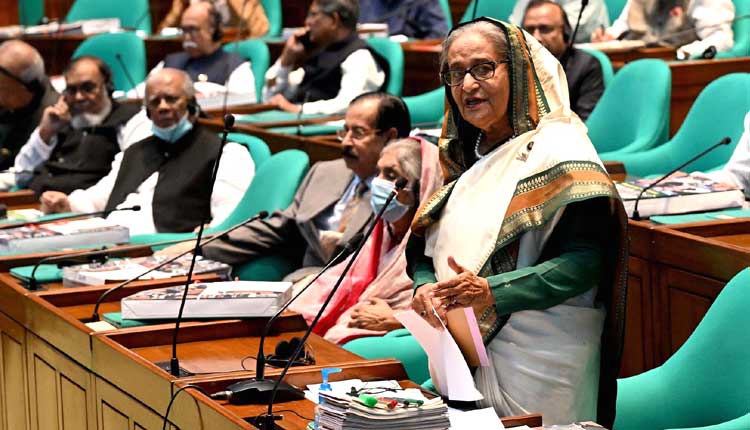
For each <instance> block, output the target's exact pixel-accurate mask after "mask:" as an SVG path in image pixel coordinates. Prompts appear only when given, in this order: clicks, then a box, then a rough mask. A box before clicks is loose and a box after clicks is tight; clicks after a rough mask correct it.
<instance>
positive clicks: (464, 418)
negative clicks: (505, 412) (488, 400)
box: [448, 408, 505, 430]
mask: <svg viewBox="0 0 750 430" xmlns="http://www.w3.org/2000/svg"><path fill="white" fill-rule="evenodd" d="M448 419H450V421H451V430H477V429H504V428H505V426H503V422H502V421H500V418H499V417H498V416H497V414H496V413H495V410H494V409H493V408H485V409H476V410H473V411H462V410H460V409H454V408H448Z"/></svg>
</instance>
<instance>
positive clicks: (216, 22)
mask: <svg viewBox="0 0 750 430" xmlns="http://www.w3.org/2000/svg"><path fill="white" fill-rule="evenodd" d="M180 27H181V28H182V33H183V36H184V40H183V48H185V51H186V52H187V53H188V54H189V55H190V56H191V57H193V58H197V57H202V56H206V55H210V54H212V53H214V52H215V51H216V50H217V49H219V47H220V46H221V40H215V39H214V34H216V32H217V30H220V29H221V14H220V13H219V12H218V11H217V10H216V8H215V7H214V5H213V4H211V3H209V2H206V1H201V2H197V3H193V4H192V5H190V7H188V8H187V9H186V10H185V12H183V13H182V18H181V20H180ZM219 39H220V38H219Z"/></svg>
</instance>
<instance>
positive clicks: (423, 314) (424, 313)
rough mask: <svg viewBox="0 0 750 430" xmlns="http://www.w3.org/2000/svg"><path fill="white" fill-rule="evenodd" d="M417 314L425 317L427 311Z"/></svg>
mask: <svg viewBox="0 0 750 430" xmlns="http://www.w3.org/2000/svg"><path fill="white" fill-rule="evenodd" d="M419 314H420V315H422V316H425V315H427V311H422V312H420V313H419Z"/></svg>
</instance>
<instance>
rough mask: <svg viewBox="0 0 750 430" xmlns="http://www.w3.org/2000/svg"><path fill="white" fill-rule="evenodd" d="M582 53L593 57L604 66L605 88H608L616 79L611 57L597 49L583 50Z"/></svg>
mask: <svg viewBox="0 0 750 430" xmlns="http://www.w3.org/2000/svg"><path fill="white" fill-rule="evenodd" d="M582 51H584V52H587V53H589V54H591V55H593V56H594V58H596V59H597V61H599V64H600V65H601V66H602V78H603V79H604V88H607V87H608V86H609V84H610V83H612V79H614V77H615V71H614V70H613V69H612V62H611V61H609V57H608V56H607V54H605V53H604V52H602V51H599V50H596V49H582Z"/></svg>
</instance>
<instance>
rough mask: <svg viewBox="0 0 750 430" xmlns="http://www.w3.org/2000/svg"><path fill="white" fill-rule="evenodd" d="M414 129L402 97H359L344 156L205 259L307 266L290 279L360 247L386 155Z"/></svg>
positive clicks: (347, 125)
mask: <svg viewBox="0 0 750 430" xmlns="http://www.w3.org/2000/svg"><path fill="white" fill-rule="evenodd" d="M410 128H411V123H410V121H409V111H408V110H407V108H406V105H405V104H404V102H403V101H402V100H401V99H400V98H398V97H395V96H392V95H389V94H386V93H367V94H363V95H361V96H359V97H357V98H355V99H354V100H353V101H352V103H351V105H350V106H349V109H348V110H347V111H346V117H345V120H344V128H343V129H342V130H340V132H339V133H338V136H339V139H341V144H342V147H343V151H342V152H343V154H342V155H343V157H342V158H341V159H338V160H333V161H323V162H319V163H316V164H315V165H313V166H312V168H310V171H309V172H308V174H307V176H306V177H305V178H304V180H303V181H302V184H301V185H300V187H299V189H298V190H297V194H296V195H295V197H294V201H293V202H292V204H291V205H290V206H289V207H288V208H286V209H284V210H283V211H276V212H274V213H272V214H271V216H270V217H268V218H267V219H264V220H257V221H255V222H252V223H250V224H247V225H246V226H245V227H242V228H240V229H238V230H236V231H235V232H233V233H232V234H230V235H229V236H228V237H227V238H226V239H219V240H218V241H216V242H213V243H211V244H209V245H207V246H205V247H203V255H205V256H206V257H208V258H211V259H214V260H219V261H223V262H226V263H229V264H233V265H237V264H242V263H246V262H248V261H250V260H253V259H256V258H258V257H262V256H265V255H280V256H283V257H286V258H288V259H289V260H290V261H293V262H294V263H295V265H296V266H297V267H300V269H299V270H297V271H295V272H293V273H292V274H290V275H289V276H287V279H290V280H299V279H302V278H304V277H305V276H306V275H307V274H309V273H312V272H314V271H316V270H317V269H318V268H319V267H320V266H323V265H324V264H325V263H326V262H327V261H328V260H329V259H330V258H331V257H332V256H334V255H336V254H337V253H338V252H339V251H341V250H342V249H343V248H344V246H345V245H346V244H347V243H353V244H355V245H356V243H358V239H357V238H359V237H361V235H362V233H363V230H364V227H365V226H366V225H367V223H368V221H369V220H370V219H371V218H372V207H371V204H370V186H371V183H372V180H373V177H374V176H375V174H376V171H377V162H378V158H379V156H380V151H381V150H382V149H383V147H384V146H385V145H386V144H387V143H388V142H389V141H390V140H392V139H395V138H398V137H406V136H408V135H409V130H410ZM173 251H177V248H173Z"/></svg>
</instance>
